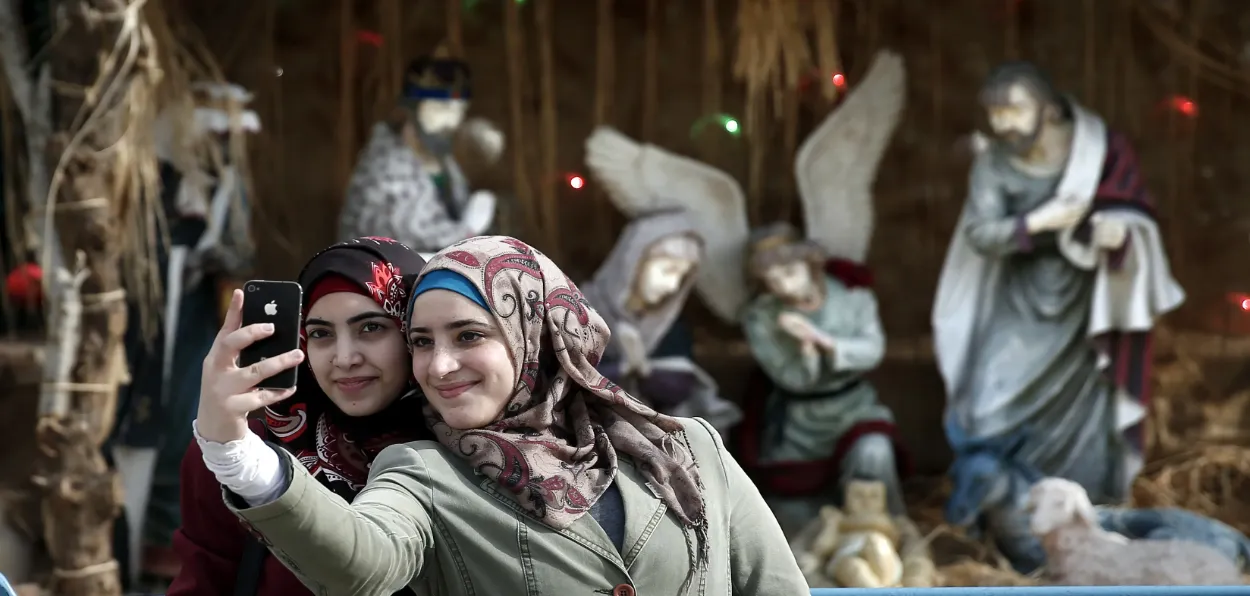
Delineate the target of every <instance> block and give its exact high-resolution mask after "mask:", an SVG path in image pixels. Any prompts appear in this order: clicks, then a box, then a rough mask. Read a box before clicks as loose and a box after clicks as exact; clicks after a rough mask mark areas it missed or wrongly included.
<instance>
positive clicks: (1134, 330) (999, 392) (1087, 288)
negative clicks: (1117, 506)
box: [932, 62, 1185, 503]
mask: <svg viewBox="0 0 1250 596" xmlns="http://www.w3.org/2000/svg"><path fill="white" fill-rule="evenodd" d="M980 98H981V106H982V108H983V109H984V110H985V112H986V116H987V117H988V123H989V127H990V129H991V131H992V135H991V136H990V138H989V140H988V142H987V143H983V144H982V146H981V148H980V150H979V154H978V155H977V157H976V161H975V163H974V164H973V165H972V171H971V174H970V176H969V183H968V198H967V201H966V203H965V205H964V209H963V213H962V216H961V217H960V220H959V224H958V226H957V227H956V229H955V235H954V237H953V238H952V239H951V244H950V248H949V250H948V252H947V255H946V262H945V265H944V266H943V270H942V274H941V278H940V279H939V283H938V292H937V298H936V301H935V304H934V306H933V319H932V323H933V329H934V348H935V351H936V354H937V360H938V365H939V369H940V372H941V374H942V376H943V380H944V381H945V385H946V392H947V412H946V416H947V420H946V424H947V428H948V431H949V432H952V433H954V434H957V435H959V436H960V437H963V438H964V439H973V442H976V441H984V440H992V439H995V438H1006V437H1011V436H1013V435H1017V434H1020V433H1025V434H1027V437H1026V438H1025V439H1024V443H1023V445H1022V447H1021V448H1020V449H1019V450H1018V451H1016V454H1015V455H1014V457H1016V458H1019V460H1021V461H1020V463H1022V464H1025V465H1028V466H1031V467H1032V468H1034V469H1036V470H1038V471H1039V472H1040V473H1041V474H1042V475H1043V476H1059V477H1063V478H1068V479H1070V480H1073V481H1075V482H1078V483H1080V484H1081V486H1082V487H1084V488H1085V490H1086V491H1087V492H1088V493H1089V495H1090V497H1091V498H1092V499H1093V500H1094V501H1095V502H1096V503H1099V502H1102V503H1106V502H1119V501H1123V500H1124V499H1126V498H1127V497H1128V495H1129V487H1130V485H1131V483H1132V480H1133V478H1134V477H1135V476H1136V474H1137V472H1138V470H1139V469H1140V468H1141V463H1142V436H1141V432H1140V426H1141V422H1142V420H1143V418H1144V416H1145V412H1146V408H1145V405H1146V401H1147V400H1148V397H1149V388H1150V379H1149V371H1150V358H1151V353H1150V335H1151V331H1152V329H1153V328H1154V325H1155V321H1156V320H1157V319H1158V318H1159V317H1160V316H1162V315H1163V314H1164V313H1167V312H1169V311H1171V310H1173V309H1175V308H1176V307H1177V306H1179V305H1180V304H1181V302H1182V301H1183V300H1184V297H1185V294H1184V292H1183V291H1182V290H1181V288H1180V286H1179V285H1178V284H1177V283H1176V281H1175V280H1174V279H1173V278H1172V275H1171V273H1170V269H1169V265H1168V259H1167V254H1166V252H1165V251H1164V247H1163V238H1162V237H1161V235H1160V234H1159V227H1158V224H1157V222H1156V219H1155V217H1156V213H1155V209H1154V204H1153V202H1152V201H1151V197H1150V195H1149V194H1148V193H1147V192H1146V189H1145V187H1144V186H1143V179H1142V177H1141V176H1140V175H1139V172H1138V168H1137V158H1136V155H1135V154H1134V152H1133V148H1132V146H1131V145H1130V143H1129V141H1128V139H1127V138H1126V137H1125V136H1124V135H1123V134H1120V133H1117V132H1111V131H1108V130H1107V128H1106V126H1105V125H1104V123H1103V121H1102V120H1101V119H1100V118H1099V117H1098V116H1097V115H1095V114H1094V113H1092V112H1090V111H1088V110H1087V109H1085V108H1083V107H1082V106H1080V105H1079V104H1078V103H1077V102H1076V101H1075V100H1073V99H1072V98H1070V97H1067V96H1064V95H1062V94H1060V93H1059V92H1058V91H1057V90H1056V89H1055V88H1054V87H1053V86H1052V85H1051V83H1050V81H1049V79H1048V78H1047V77H1046V75H1045V74H1044V73H1043V72H1042V71H1041V70H1039V69H1038V68H1037V67H1036V66H1034V65H1032V64H1030V63H1027V62H1011V63H1007V64H1003V65H1001V66H999V67H998V68H997V69H995V70H994V71H993V72H992V73H991V74H990V75H989V78H988V79H987V80H986V82H985V84H984V86H983V87H982V89H981V94H980ZM952 429H953V430H952ZM951 439H952V443H956V442H965V441H962V440H961V441H956V440H955V438H954V437H951ZM957 455H958V454H957Z"/></svg>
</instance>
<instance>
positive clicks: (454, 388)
mask: <svg viewBox="0 0 1250 596" xmlns="http://www.w3.org/2000/svg"><path fill="white" fill-rule="evenodd" d="M474 385H477V381H466V382H464V383H455V384H452V385H443V386H442V387H435V388H434V390H435V391H438V396H439V397H441V398H443V399H455V398H456V397H459V396H460V394H462V393H464V392H465V391H468V390H469V389H470V388H472V387H473V386H474Z"/></svg>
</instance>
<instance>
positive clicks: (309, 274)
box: [265, 237, 431, 501]
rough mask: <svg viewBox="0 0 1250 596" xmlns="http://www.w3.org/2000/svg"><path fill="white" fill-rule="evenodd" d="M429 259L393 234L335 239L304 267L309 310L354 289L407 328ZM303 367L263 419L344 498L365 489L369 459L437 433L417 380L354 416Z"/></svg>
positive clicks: (301, 279) (302, 279) (316, 475)
mask: <svg viewBox="0 0 1250 596" xmlns="http://www.w3.org/2000/svg"><path fill="white" fill-rule="evenodd" d="M424 266H425V260H424V259H422V258H421V256H420V255H419V254H417V252H416V251H414V250H412V249H411V248H408V247H407V246H404V245H403V244H400V243H399V242H396V241H394V240H391V239H389V238H377V237H369V238H357V239H355V240H349V241H347V242H341V243H338V244H335V245H333V246H331V247H329V248H327V249H325V250H323V251H321V252H320V253H318V254H317V255H316V256H314V257H313V258H312V259H311V260H310V261H309V262H308V264H307V265H305V266H304V270H303V271H302V272H301V273H300V276H299V282H300V285H301V286H303V288H304V292H305V295H306V300H305V304H304V314H305V315H307V314H308V310H309V309H311V308H312V305H313V304H316V302H317V301H318V300H320V299H321V298H322V297H324V296H326V295H327V294H333V293H337V292H352V293H356V294H361V295H364V296H369V297H370V298H373V300H374V301H376V302H377V303H378V305H379V306H381V307H382V309H383V310H384V311H386V313H387V314H389V315H391V316H392V317H394V319H395V321H396V322H397V323H398V324H399V326H400V329H401V330H402V329H404V323H405V322H404V318H403V316H402V315H403V311H404V307H405V306H406V305H407V302H408V293H409V291H411V289H412V281H413V280H415V279H416V276H417V274H419V273H420V272H421V268H422V267H424ZM401 332H402V331H401ZM302 335H303V332H302V330H301V336H302ZM405 335H406V334H405ZM303 345H304V344H303V342H301V347H302V346H303ZM301 367H302V369H301V370H300V377H301V378H302V379H304V382H302V383H300V384H299V389H298V390H297V391H296V393H295V395H293V396H291V397H290V398H289V399H286V400H283V401H281V402H279V403H277V404H274V405H272V406H270V407H268V408H265V426H266V429H267V430H268V432H269V434H271V435H273V436H274V437H275V438H276V439H277V440H278V442H279V443H280V444H281V445H282V446H283V447H284V448H285V449H286V450H287V451H290V452H291V453H292V454H294V455H295V457H296V459H298V460H299V462H300V463H301V464H303V465H304V467H305V468H308V471H309V473H311V474H312V476H313V477H314V478H316V479H317V481H318V482H320V483H322V484H324V485H326V486H327V487H329V488H330V490H333V491H334V492H335V493H336V494H338V495H339V496H341V497H343V498H344V499H347V500H348V501H351V500H352V499H353V498H355V496H356V494H357V493H359V492H360V490H361V489H362V488H364V485H365V482H366V481H367V480H368V478H369V465H370V464H371V463H372V462H373V459H374V458H375V457H377V455H378V453H380V452H381V451H382V450H383V449H385V448H386V447H389V446H390V445H394V444H397V443H407V442H410V441H416V440H421V439H428V438H431V436H430V433H429V431H428V430H427V429H426V427H425V420H424V417H423V415H422V404H423V402H424V401H425V400H424V398H423V397H422V395H421V392H420V389H419V388H418V387H417V385H416V383H415V382H411V381H410V383H409V386H408V387H407V388H406V389H405V392H404V394H403V395H402V396H400V398H399V399H397V400H395V401H394V402H393V403H392V404H391V405H390V406H388V407H387V408H386V409H384V410H382V411H381V412H378V413H376V414H372V415H370V416H361V417H353V416H348V415H346V414H344V413H343V411H342V410H340V409H338V407H336V406H335V405H334V402H333V401H331V400H330V398H329V397H327V396H326V394H325V393H324V392H322V391H321V387H320V386H318V385H317V383H316V381H315V379H314V378H313V374H312V369H311V368H309V366H308V362H307V359H305V362H304V364H302V365H301Z"/></svg>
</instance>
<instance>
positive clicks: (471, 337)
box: [457, 331, 485, 342]
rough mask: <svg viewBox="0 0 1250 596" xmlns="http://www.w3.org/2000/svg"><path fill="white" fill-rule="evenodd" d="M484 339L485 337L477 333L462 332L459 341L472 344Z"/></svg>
mask: <svg viewBox="0 0 1250 596" xmlns="http://www.w3.org/2000/svg"><path fill="white" fill-rule="evenodd" d="M483 337H485V336H484V335H482V334H481V333H478V332H476V331H462V332H460V336H459V337H458V338H457V339H458V340H460V341H463V342H470V341H477V340H479V339H481V338H483Z"/></svg>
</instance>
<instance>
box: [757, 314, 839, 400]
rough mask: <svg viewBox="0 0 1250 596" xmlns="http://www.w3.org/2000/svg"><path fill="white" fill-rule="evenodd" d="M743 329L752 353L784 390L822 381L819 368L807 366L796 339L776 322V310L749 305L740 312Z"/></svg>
mask: <svg viewBox="0 0 1250 596" xmlns="http://www.w3.org/2000/svg"><path fill="white" fill-rule="evenodd" d="M742 329H743V332H744V334H745V335H746V338H747V345H748V346H750V348H751V355H752V356H754V357H755V360H756V362H758V363H759V365H760V366H761V367H762V368H763V369H764V372H765V373H767V374H768V376H769V378H771V379H772V380H773V382H774V383H776V384H777V385H780V386H781V387H782V388H783V389H785V390H787V391H793V392H795V393H803V392H806V391H810V390H811V389H812V388H813V387H815V386H816V385H817V384H819V383H820V382H821V381H822V380H823V379H822V378H821V375H820V368H821V367H819V366H810V365H808V364H807V362H806V359H805V358H803V356H802V354H800V352H799V342H798V340H796V339H794V338H793V337H790V336H789V335H788V334H786V333H785V332H784V331H782V330H781V328H780V327H779V326H778V325H777V313H776V309H773V308H768V307H767V305H762V304H751V305H750V306H748V307H747V309H746V312H745V314H744V315H743V322H742Z"/></svg>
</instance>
